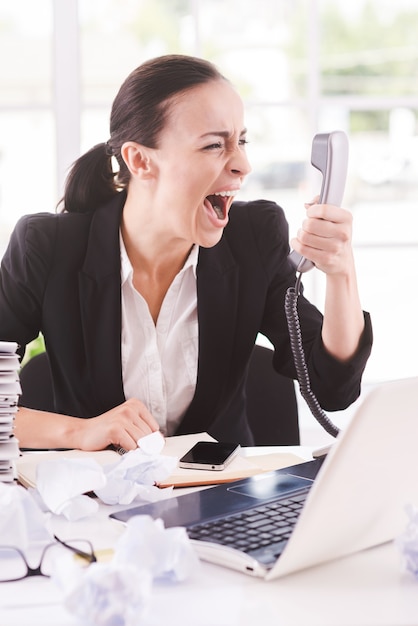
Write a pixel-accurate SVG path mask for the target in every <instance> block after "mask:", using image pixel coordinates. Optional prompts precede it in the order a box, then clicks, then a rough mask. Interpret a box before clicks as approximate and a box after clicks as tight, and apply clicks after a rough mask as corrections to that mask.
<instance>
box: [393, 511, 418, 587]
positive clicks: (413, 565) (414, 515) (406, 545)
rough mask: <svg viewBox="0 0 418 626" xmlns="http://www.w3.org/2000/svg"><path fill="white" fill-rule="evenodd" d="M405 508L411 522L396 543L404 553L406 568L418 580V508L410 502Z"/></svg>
mask: <svg viewBox="0 0 418 626" xmlns="http://www.w3.org/2000/svg"><path fill="white" fill-rule="evenodd" d="M405 509H406V512H407V515H408V517H409V522H408V524H407V526H406V529H405V531H404V532H403V533H402V535H400V537H398V538H397V539H396V541H395V543H396V545H397V547H398V548H399V550H400V552H401V554H402V557H403V562H404V565H405V569H406V570H407V571H408V572H410V573H411V574H412V575H413V576H415V578H416V579H417V580H418V508H417V507H414V506H412V505H411V504H409V505H407V506H406V507H405Z"/></svg>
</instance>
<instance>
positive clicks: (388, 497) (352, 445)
mask: <svg viewBox="0 0 418 626" xmlns="http://www.w3.org/2000/svg"><path fill="white" fill-rule="evenodd" d="M417 447H418V377H416V378H409V379H402V380H397V381H392V382H388V383H385V384H383V385H380V386H377V387H375V388H373V389H372V390H371V391H370V392H369V393H368V394H367V396H366V397H365V399H364V400H363V401H362V402H361V404H360V406H359V408H358V409H357V411H356V412H355V414H354V415H353V417H352V418H351V420H350V422H349V424H348V426H347V428H346V429H345V430H344V431H342V432H340V434H339V435H338V437H337V438H336V440H335V443H334V444H333V445H332V447H331V449H330V451H329V452H328V454H327V455H326V457H323V458H322V459H314V460H312V461H308V462H306V463H301V464H300V465H295V466H292V467H288V468H284V469H281V470H277V471H275V472H269V473H266V474H258V475H256V476H254V477H251V478H246V479H243V480H239V481H235V482H232V483H224V484H221V485H218V486H216V487H211V488H209V489H205V490H202V491H196V492H193V493H189V494H185V495H180V496H177V497H175V498H169V499H167V500H160V501H158V502H155V503H153V504H146V505H142V506H135V507H131V508H129V509H125V510H122V511H119V512H116V513H113V514H112V515H111V517H112V518H113V519H116V520H119V521H122V522H127V520H129V518H130V517H132V516H133V515H151V516H152V517H153V518H155V519H157V518H161V519H162V520H163V521H164V524H165V527H167V528H168V527H172V526H183V527H185V528H186V530H187V533H188V535H189V536H190V538H191V539H192V542H193V544H194V546H195V548H196V550H197V553H198V554H199V556H200V557H201V558H202V559H203V560H206V561H209V562H212V563H216V564H218V565H221V566H225V567H229V568H232V569H235V570H239V571H241V572H244V573H246V574H249V575H252V576H258V577H261V578H264V579H266V580H270V579H274V578H278V577H281V576H284V575H287V574H290V573H292V572H296V571H298V570H301V569H305V568H308V567H312V566H315V565H318V564H320V563H324V562H327V561H331V560H333V559H337V558H339V557H343V556H345V555H348V554H352V553H355V552H358V551H360V550H364V549H366V548H369V547H372V546H375V545H378V544H382V543H385V542H388V541H390V540H392V539H394V538H395V537H396V536H398V535H399V534H400V533H401V532H403V530H404V529H405V528H406V524H407V521H408V518H407V514H406V511H405V506H406V505H407V504H414V505H418V453H417ZM280 530H282V531H283V532H282V533H281V534H280Z"/></svg>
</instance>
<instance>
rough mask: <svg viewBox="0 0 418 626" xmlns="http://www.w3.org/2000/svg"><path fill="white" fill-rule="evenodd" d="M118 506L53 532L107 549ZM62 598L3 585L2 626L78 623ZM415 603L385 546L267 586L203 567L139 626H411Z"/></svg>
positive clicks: (413, 586) (157, 597)
mask: <svg viewBox="0 0 418 626" xmlns="http://www.w3.org/2000/svg"><path fill="white" fill-rule="evenodd" d="M277 450H280V449H278V448H275V451H277ZM267 451H270V452H271V449H266V452H267ZM289 451H290V450H289ZM292 451H294V452H296V453H298V452H299V453H300V449H299V448H298V449H295V448H293V449H292ZM248 452H249V453H251V451H250V450H249V451H248ZM259 452H260V449H257V453H259ZM303 452H304V453H305V454H306V449H305V450H304V451H303ZM116 508H117V507H107V506H104V505H102V506H101V507H100V510H99V513H98V515H97V516H95V517H94V518H87V519H84V520H80V521H78V522H69V521H67V520H65V519H64V518H63V517H57V516H54V517H53V519H52V525H53V530H54V531H55V532H56V533H57V534H58V535H59V536H60V537H62V538H63V539H70V538H75V537H81V536H82V537H84V538H88V539H90V540H91V541H92V542H93V544H94V546H95V548H97V549H100V548H107V547H110V546H112V545H113V543H114V542H115V540H116V539H117V537H118V536H119V535H120V534H121V532H123V526H122V525H121V524H119V523H117V522H113V521H111V520H109V519H108V515H109V513H110V512H112V511H113V510H116ZM119 508H121V507H119ZM61 599H62V598H61V592H60V590H59V589H57V587H56V586H55V585H54V583H52V582H51V581H49V580H47V579H43V578H38V577H36V578H31V579H25V580H23V581H20V582H17V583H3V584H0V624H1V626H17V625H19V626H29V625H30V626H35V625H37V626H38V625H39V626H67V625H72V626H77V625H79V622H78V621H77V620H76V619H75V618H74V617H73V616H72V615H71V614H69V613H68V612H67V611H66V610H65V608H64V607H63V606H62V604H61ZM417 599H418V581H416V580H414V578H413V577H412V576H411V575H409V574H407V573H404V572H403V570H402V566H401V559H400V555H399V552H398V550H397V548H396V547H395V546H394V544H393V543H389V544H385V545H383V546H380V547H378V548H373V549H371V550H367V551H364V552H361V553H359V554H356V555H353V556H350V557H347V558H344V559H340V560H338V561H335V562H332V563H328V564H325V565H321V566H318V567H315V568H311V569H309V570H305V571H303V572H299V573H297V574H294V575H292V576H288V577H286V578H283V579H279V580H275V581H271V582H265V581H263V580H258V579H253V578H251V577H248V576H245V575H244V574H240V573H237V572H234V571H232V570H227V569H224V568H221V567H218V566H215V565H210V564H208V563H202V567H201V570H200V571H199V572H198V573H197V574H196V576H195V577H194V578H193V580H189V581H187V582H184V583H181V584H177V585H170V586H168V585H165V586H164V585H155V586H154V588H153V593H152V598H151V603H150V607H149V616H150V617H149V619H148V621H147V620H145V621H141V625H142V626H157V625H158V626H254V625H255V624H262V625H263V626H270V625H273V624H274V626H305V625H306V626H308V625H309V626H355V625H359V626H360V625H361V626H378V625H379V626H416V625H417V624H418V600H417Z"/></svg>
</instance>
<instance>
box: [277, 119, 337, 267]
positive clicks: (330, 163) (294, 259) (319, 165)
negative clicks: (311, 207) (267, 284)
mask: <svg viewBox="0 0 418 626" xmlns="http://www.w3.org/2000/svg"><path fill="white" fill-rule="evenodd" d="M311 163H312V165H313V166H314V167H315V168H316V169H317V170H319V171H320V172H321V173H322V187H321V192H320V194H319V204H335V205H336V206H340V205H341V202H342V199H343V195H344V187H345V181H346V178H347V166H348V139H347V135H346V134H345V133H344V132H343V131H341V130H335V131H333V132H332V133H319V134H318V135H315V137H314V138H313V142H312V153H311ZM289 259H290V261H291V263H292V265H293V266H294V267H295V268H296V270H297V271H298V272H301V273H303V272H307V271H308V270H310V269H312V268H313V267H314V264H313V263H312V261H309V259H305V257H303V256H301V255H300V254H299V253H298V252H296V251H295V250H292V252H291V253H290V255H289Z"/></svg>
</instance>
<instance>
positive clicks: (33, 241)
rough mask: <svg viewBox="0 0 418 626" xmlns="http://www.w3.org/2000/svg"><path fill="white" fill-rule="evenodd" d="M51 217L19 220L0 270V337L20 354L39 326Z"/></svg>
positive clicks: (51, 236) (50, 245) (49, 258)
mask: <svg viewBox="0 0 418 626" xmlns="http://www.w3.org/2000/svg"><path fill="white" fill-rule="evenodd" d="M54 217H55V216H54V214H51V213H42V214H37V215H36V216H35V215H28V216H25V217H22V218H21V219H20V220H19V221H18V223H17V225H16V227H15V229H14V231H13V233H12V235H11V238H10V241H9V245H8V247H7V249H6V252H5V254H4V257H3V259H2V263H1V270H0V337H1V338H2V339H3V340H10V341H17V343H18V344H19V346H20V348H19V352H20V354H21V355H23V353H24V350H25V346H26V344H27V343H29V342H30V341H32V339H35V338H36V337H37V336H38V334H39V332H40V330H41V325H42V300H43V294H44V290H45V286H46V284H47V281H48V274H49V271H50V268H51V263H52V252H53V240H54V230H55V220H54Z"/></svg>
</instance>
